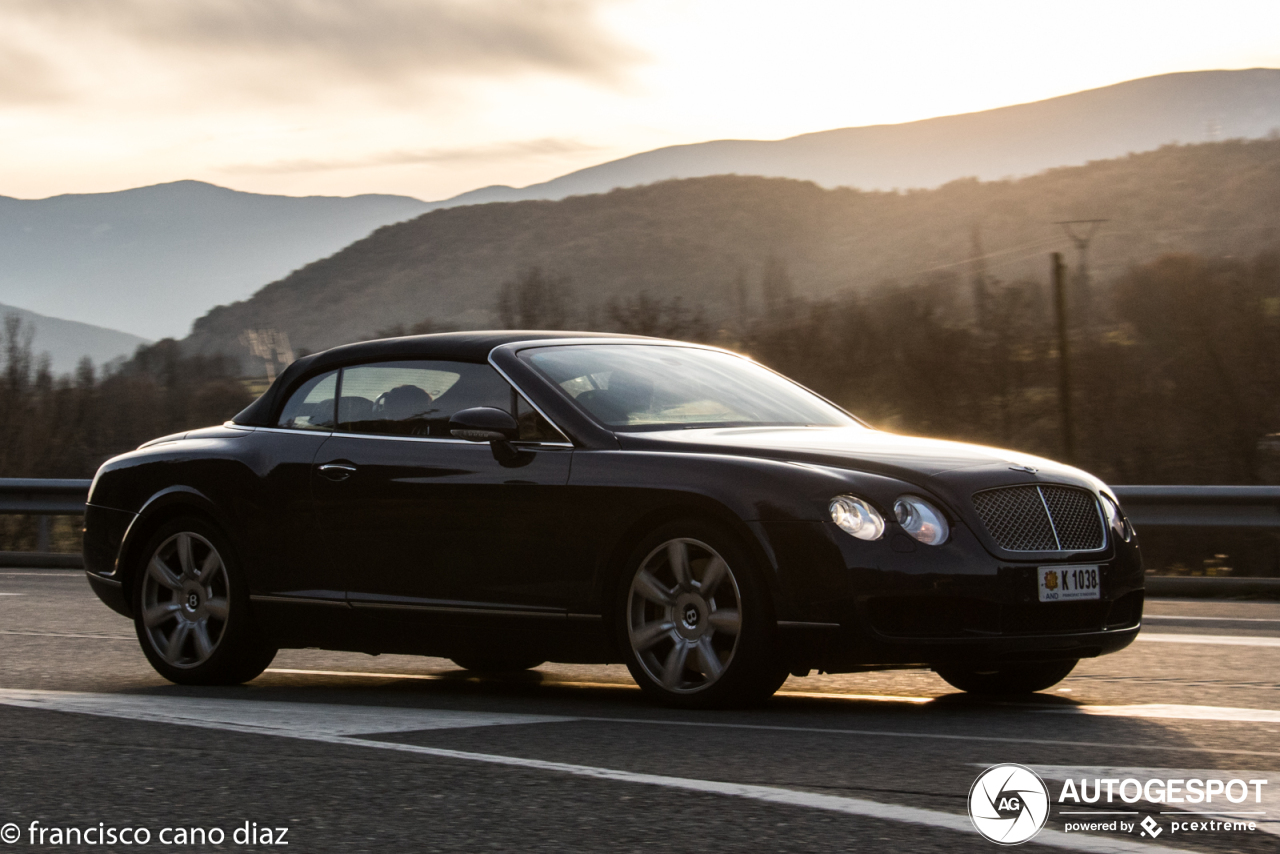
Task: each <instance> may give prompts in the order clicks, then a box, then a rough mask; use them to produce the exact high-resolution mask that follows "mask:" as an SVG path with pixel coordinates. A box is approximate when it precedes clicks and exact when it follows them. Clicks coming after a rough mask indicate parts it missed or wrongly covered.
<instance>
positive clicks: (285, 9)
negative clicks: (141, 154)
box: [0, 0, 644, 98]
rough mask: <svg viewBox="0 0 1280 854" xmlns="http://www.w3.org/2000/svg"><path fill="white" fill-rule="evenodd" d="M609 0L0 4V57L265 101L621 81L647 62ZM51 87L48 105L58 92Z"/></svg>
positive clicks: (76, 75)
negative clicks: (203, 83)
mask: <svg viewBox="0 0 1280 854" xmlns="http://www.w3.org/2000/svg"><path fill="white" fill-rule="evenodd" d="M606 2H612V0H594V2H591V0H7V2H5V4H4V5H3V6H0V50H6V49H9V50H11V49H12V48H11V47H10V45H11V44H12V43H13V38H12V37H11V36H10V35H6V34H13V33H18V32H21V33H22V34H23V35H24V36H25V37H26V38H25V41H26V42H27V43H28V44H30V43H31V42H32V40H33V39H35V40H37V41H38V42H39V47H40V53H41V55H42V57H43V58H44V61H45V63H46V65H51V66H61V67H62V71H63V72H64V73H63V75H62V77H63V83H64V84H65V83H67V81H71V80H77V81H79V82H81V83H83V82H84V81H85V79H86V77H87V76H88V75H86V73H85V67H84V66H85V63H86V62H88V61H93V62H97V63H99V67H100V68H107V67H113V70H115V69H119V68H125V69H133V68H135V67H137V68H139V69H140V68H144V67H146V66H147V65H148V63H151V64H155V63H158V64H159V65H160V66H161V69H162V73H164V74H172V75H177V76H178V77H183V76H187V77H200V78H204V79H206V80H211V81H213V83H214V85H215V86H221V87H223V88H228V87H238V88H239V89H240V90H241V92H240V94H241V96H243V95H244V94H246V93H247V94H250V95H253V94H255V93H256V92H260V93H261V94H262V95H263V96H264V97H267V98H276V97H278V96H279V95H280V94H281V93H292V94H293V95H294V96H295V97H299V98H306V97H308V96H309V95H311V94H314V90H315V89H316V88H317V87H321V86H332V85H334V84H335V83H340V84H341V85H343V86H346V87H350V86H352V85H365V86H372V87H374V88H382V89H390V90H394V89H396V88H397V87H400V88H403V87H411V88H412V87H417V86H421V85H422V84H423V83H424V81H429V80H430V79H432V78H439V77H440V76H471V77H502V76H505V75H509V74H512V73H522V72H538V73H545V74H552V75H561V76H569V77H573V78H578V79H581V80H583V81H585V82H589V83H593V84H596V85H602V86H619V85H622V84H623V83H624V82H625V80H626V72H627V71H628V70H629V69H630V67H631V66H633V65H635V64H636V63H638V62H640V61H643V59H644V56H643V54H641V53H640V51H639V50H638V49H637V48H635V47H633V46H631V45H628V44H626V43H625V42H623V41H622V40H620V39H619V38H618V37H616V36H615V35H613V34H612V33H610V32H609V31H608V30H607V29H605V28H604V27H603V26H602V25H601V24H600V23H599V22H598V21H597V15H596V12H597V9H598V8H599V6H600V5H601V4H602V3H606ZM138 59H141V60H142V62H141V64H140V65H136V61H137V60H138ZM0 70H3V67H2V66H0ZM245 71H252V72H253V73H250V74H245V73H243V72H245ZM47 78H48V79H47V81H46V84H45V90H44V91H45V92H46V97H52V95H53V94H54V93H55V92H57V91H60V86H59V85H57V83H56V77H55V76H54V75H53V74H49V75H47ZM39 91H40V90H33V91H32V94H39Z"/></svg>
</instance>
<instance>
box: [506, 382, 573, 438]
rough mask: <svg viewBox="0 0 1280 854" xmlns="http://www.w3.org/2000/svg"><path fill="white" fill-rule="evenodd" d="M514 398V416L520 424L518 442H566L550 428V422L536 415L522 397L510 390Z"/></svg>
mask: <svg viewBox="0 0 1280 854" xmlns="http://www.w3.org/2000/svg"><path fill="white" fill-rule="evenodd" d="M511 394H512V396H513V397H514V398H515V401H516V403H515V410H516V411H515V416H516V421H517V422H519V424H520V441H522V442H567V441H568V439H566V438H565V437H564V434H563V433H561V432H560V431H559V430H557V429H556V428H555V427H553V426H551V422H550V421H548V420H547V419H545V418H543V417H542V416H541V415H539V414H538V410H536V409H534V408H533V407H532V406H530V405H529V401H527V400H525V399H524V395H522V394H520V392H518V391H516V390H515V389H512V390H511Z"/></svg>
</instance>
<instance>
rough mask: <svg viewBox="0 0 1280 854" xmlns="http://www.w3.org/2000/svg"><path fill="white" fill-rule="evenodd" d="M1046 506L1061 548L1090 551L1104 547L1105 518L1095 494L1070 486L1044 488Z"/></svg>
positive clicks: (1041, 490) (1064, 549)
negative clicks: (1100, 514)
mask: <svg viewBox="0 0 1280 854" xmlns="http://www.w3.org/2000/svg"><path fill="white" fill-rule="evenodd" d="M1040 492H1041V494H1043V495H1044V503H1045V504H1048V505H1049V513H1050V514H1051V516H1052V517H1053V530H1054V532H1055V533H1057V535H1058V544H1059V545H1058V547H1059V548H1060V549H1062V550H1063V551H1089V550H1092V549H1100V548H1102V546H1103V539H1102V519H1101V518H1099V516H1098V499H1096V498H1094V497H1093V493H1090V492H1085V491H1084V490H1083V489H1072V488H1070V487H1068V486H1042V487H1040Z"/></svg>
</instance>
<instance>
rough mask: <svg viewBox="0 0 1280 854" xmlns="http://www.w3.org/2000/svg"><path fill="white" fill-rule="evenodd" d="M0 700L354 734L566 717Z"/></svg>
mask: <svg viewBox="0 0 1280 854" xmlns="http://www.w3.org/2000/svg"><path fill="white" fill-rule="evenodd" d="M0 703H4V704H6V705H10V706H21V707H23V708H28V709H49V710H52V711H59V712H81V713H84V714H93V715H103V716H106V717H114V718H125V719H128V720H137V721H152V722H155V723H179V724H192V725H195V726H200V725H205V726H212V727H215V728H223V727H227V726H231V727H235V728H236V729H237V731H240V732H260V733H265V734H270V735H290V734H292V732H293V731H295V730H298V731H304V732H307V733H310V734H311V735H324V736H329V735H334V736H340V735H353V734H356V733H379V732H414V731H417V730H428V729H457V728H461V727H478V726H480V727H483V726H502V725H511V724H539V723H553V722H559V721H568V720H572V718H566V717H559V716H555V715H521V714H507V713H503V712H451V711H441V710H437V709H417V708H395V707H385V706H350V705H335V704H330V703H280V702H272V701H264V700H225V699H217V698H205V697H157V696H153V695H145V694H86V693H78V692H69V691H22V690H4V689H0Z"/></svg>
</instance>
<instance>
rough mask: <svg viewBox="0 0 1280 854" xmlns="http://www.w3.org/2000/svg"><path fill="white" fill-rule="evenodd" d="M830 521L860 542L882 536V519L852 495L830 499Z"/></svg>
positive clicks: (868, 505)
mask: <svg viewBox="0 0 1280 854" xmlns="http://www.w3.org/2000/svg"><path fill="white" fill-rule="evenodd" d="M831 521H832V522H835V523H836V524H837V525H839V526H840V530H842V531H844V532H845V533H846V534H849V535H851V536H854V537H857V538H858V539H860V540H878V539H880V537H881V536H883V535H884V517H883V516H881V515H880V512H879V511H878V510H876V508H874V507H872V506H871V505H870V504H868V503H867V502H865V501H863V500H862V499H861V498H856V497H854V496H852V495H837V496H836V497H835V498H833V499H831Z"/></svg>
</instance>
